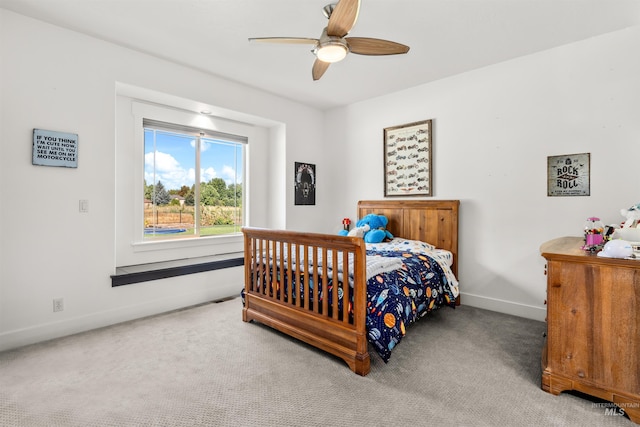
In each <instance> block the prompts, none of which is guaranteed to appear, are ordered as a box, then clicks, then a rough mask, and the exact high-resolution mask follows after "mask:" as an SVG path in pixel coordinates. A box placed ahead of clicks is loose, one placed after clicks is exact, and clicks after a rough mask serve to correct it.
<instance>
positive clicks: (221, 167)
mask: <svg viewBox="0 0 640 427" xmlns="http://www.w3.org/2000/svg"><path fill="white" fill-rule="evenodd" d="M200 144H201V145H200V182H201V183H200V201H201V203H200V206H201V211H200V221H201V228H200V235H201V236H211V235H219V234H229V233H236V232H239V231H240V227H242V164H243V163H242V153H243V146H242V144H238V143H234V142H227V141H221V140H217V139H211V138H201V142H200Z"/></svg>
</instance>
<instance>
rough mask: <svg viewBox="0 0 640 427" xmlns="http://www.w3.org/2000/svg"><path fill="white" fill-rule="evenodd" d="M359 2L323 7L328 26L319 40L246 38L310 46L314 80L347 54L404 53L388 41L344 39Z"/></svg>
mask: <svg viewBox="0 0 640 427" xmlns="http://www.w3.org/2000/svg"><path fill="white" fill-rule="evenodd" d="M359 11H360V0H340V1H339V2H338V3H333V4H329V5H327V6H325V7H324V8H323V13H324V16H326V17H327V18H328V19H329V23H328V24H327V26H326V27H325V29H324V30H322V34H321V35H320V38H319V39H312V38H304V37H258V38H250V39H249V41H250V42H265V43H291V44H313V45H315V46H314V48H313V49H312V50H311V52H313V54H314V55H315V56H316V60H315V62H314V63H313V68H312V70H311V74H312V76H313V80H318V79H320V77H322V75H323V74H324V73H325V71H327V69H328V68H329V65H331V63H333V62H338V61H341V60H342V59H344V57H345V56H347V53H349V52H351V53H357V54H358V55H397V54H401V53H407V52H408V51H409V46H405V45H403V44H400V43H396V42H392V41H389V40H381V39H373V38H369V37H345V36H346V35H347V34H348V33H349V31H351V29H352V28H353V26H354V25H355V23H356V20H357V19H358V12H359Z"/></svg>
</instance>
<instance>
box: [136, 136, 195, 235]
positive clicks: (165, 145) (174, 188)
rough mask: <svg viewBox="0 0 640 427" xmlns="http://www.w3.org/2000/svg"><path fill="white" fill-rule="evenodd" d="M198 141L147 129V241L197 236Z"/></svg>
mask: <svg viewBox="0 0 640 427" xmlns="http://www.w3.org/2000/svg"><path fill="white" fill-rule="evenodd" d="M195 165H196V139H195V138H194V137H193V136H189V135H180V134H176V133H170V132H165V131H161V130H156V129H145V132H144V180H145V182H144V186H145V201H144V203H145V209H144V225H145V233H144V238H145V239H171V238H182V237H187V236H193V235H194V234H195V230H196V227H195V224H196V222H195V215H194V200H195V199H194V194H193V190H194V183H195V170H196V166H195Z"/></svg>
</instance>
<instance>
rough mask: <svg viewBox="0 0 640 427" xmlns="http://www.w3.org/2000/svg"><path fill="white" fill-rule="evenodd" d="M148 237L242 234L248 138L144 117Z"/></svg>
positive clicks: (146, 231) (154, 239) (156, 238)
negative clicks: (244, 174)
mask: <svg viewBox="0 0 640 427" xmlns="http://www.w3.org/2000/svg"><path fill="white" fill-rule="evenodd" d="M143 128H144V184H143V185H144V210H143V211H144V214H143V218H140V221H143V222H144V236H143V240H144V241H157V240H175V239H187V238H197V237H205V236H215V235H226V234H233V233H238V232H240V227H242V225H243V194H244V192H243V187H242V177H243V170H242V169H243V164H244V163H243V157H244V148H245V145H246V141H247V139H246V137H242V136H237V135H230V134H224V133H220V132H215V131H211V130H207V129H198V128H193V127H188V126H183V125H177V124H170V123H165V122H159V121H155V120H150V119H143Z"/></svg>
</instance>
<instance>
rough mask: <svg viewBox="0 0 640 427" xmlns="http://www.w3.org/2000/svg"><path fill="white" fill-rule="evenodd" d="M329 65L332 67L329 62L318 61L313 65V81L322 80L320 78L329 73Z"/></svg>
mask: <svg viewBox="0 0 640 427" xmlns="http://www.w3.org/2000/svg"><path fill="white" fill-rule="evenodd" d="M329 65H331V64H330V63H329V62H323V61H320V60H319V59H316V62H314V63H313V69H312V70H311V74H312V75H313V80H320V77H322V75H323V74H324V72H325V71H327V69H328V68H329Z"/></svg>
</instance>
